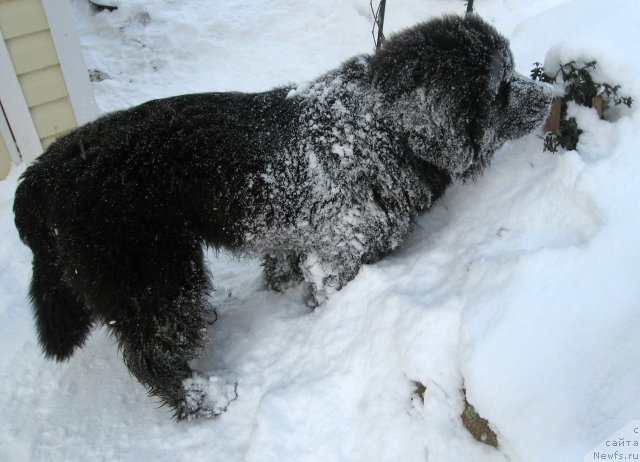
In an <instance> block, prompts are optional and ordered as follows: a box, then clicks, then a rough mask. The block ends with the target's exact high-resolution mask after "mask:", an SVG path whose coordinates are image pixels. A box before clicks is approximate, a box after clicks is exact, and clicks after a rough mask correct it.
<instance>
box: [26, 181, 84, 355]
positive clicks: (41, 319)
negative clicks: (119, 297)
mask: <svg viewBox="0 0 640 462" xmlns="http://www.w3.org/2000/svg"><path fill="white" fill-rule="evenodd" d="M45 185H46V180H44V179H43V178H38V176H37V174H36V170H34V169H29V170H27V171H26V172H25V173H24V174H23V176H22V178H21V181H20V184H19V186H18V188H17V190H16V195H15V200H14V203H13V212H14V215H15V224H16V228H18V233H19V235H20V239H21V240H22V242H24V243H25V244H26V245H27V246H29V248H31V251H32V252H33V275H32V280H31V287H30V291H29V295H30V298H31V304H32V306H33V310H34V317H35V321H36V328H37V331H38V340H39V342H40V345H41V346H42V349H43V351H44V354H45V356H46V357H47V358H53V359H56V360H57V361H63V360H65V359H67V358H69V357H70V356H71V355H72V354H73V351H74V349H75V348H76V347H79V346H82V344H83V343H84V341H85V340H86V338H87V336H88V334H89V332H90V330H91V327H92V324H93V322H92V316H91V313H90V312H89V310H88V309H87V308H86V307H85V305H84V301H83V300H81V299H80V298H79V297H78V296H77V295H76V294H75V293H74V292H73V291H72V289H71V287H69V285H68V284H66V283H65V282H64V270H63V268H62V265H61V262H60V258H59V255H58V249H57V245H56V235H57V230H56V229H55V228H54V227H53V226H52V225H51V224H50V223H49V222H48V220H47V216H46V215H47V214H46V213H45V202H44V201H46V199H47V197H46V195H45V194H44V188H45Z"/></svg>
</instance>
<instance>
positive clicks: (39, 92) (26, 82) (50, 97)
mask: <svg viewBox="0 0 640 462" xmlns="http://www.w3.org/2000/svg"><path fill="white" fill-rule="evenodd" d="M18 80H19V81H20V86H21V87H22V91H23V92H24V96H25V99H26V101H27V105H28V106H29V107H30V108H32V107H34V106H38V105H40V104H44V103H49V102H51V101H55V100H57V99H60V98H64V97H66V96H67V86H66V85H65V83H64V76H63V75H62V69H60V66H59V65H57V64H56V65H55V66H50V67H46V68H44V69H39V70H37V71H33V72H27V73H26V74H22V75H21V76H20V77H18Z"/></svg>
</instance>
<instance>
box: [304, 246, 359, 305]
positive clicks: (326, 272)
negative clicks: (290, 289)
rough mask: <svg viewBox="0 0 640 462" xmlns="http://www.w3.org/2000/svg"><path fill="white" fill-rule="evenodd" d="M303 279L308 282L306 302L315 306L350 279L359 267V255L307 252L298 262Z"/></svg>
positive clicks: (342, 252) (343, 252)
mask: <svg viewBox="0 0 640 462" xmlns="http://www.w3.org/2000/svg"><path fill="white" fill-rule="evenodd" d="M300 268H301V270H302V274H303V277H304V280H305V281H307V282H308V283H309V290H310V294H309V299H308V300H307V304H308V305H309V306H311V307H314V308H315V307H316V306H318V305H320V304H321V303H323V302H324V301H325V300H327V298H328V297H329V296H330V295H331V294H332V293H334V292H337V291H338V290H340V289H341V288H342V287H343V286H344V285H345V284H346V283H347V282H349V281H350V280H352V279H353V278H354V277H355V276H356V275H357V274H358V270H359V269H360V257H359V256H358V255H356V254H354V253H350V252H347V251H344V250H343V251H341V252H339V253H326V254H325V253H309V254H307V255H306V257H305V258H304V260H302V261H301V262H300Z"/></svg>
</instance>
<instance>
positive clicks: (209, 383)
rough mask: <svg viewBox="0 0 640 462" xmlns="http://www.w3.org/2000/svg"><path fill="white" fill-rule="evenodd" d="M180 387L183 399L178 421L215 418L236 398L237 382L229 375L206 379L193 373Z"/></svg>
mask: <svg viewBox="0 0 640 462" xmlns="http://www.w3.org/2000/svg"><path fill="white" fill-rule="evenodd" d="M182 386H183V388H184V391H185V398H184V402H183V404H182V406H181V407H180V409H179V411H178V416H177V417H178V420H183V419H187V420H193V419H197V418H212V417H216V416H218V415H220V414H222V413H223V412H224V411H226V410H227V407H228V406H229V404H230V403H231V402H232V401H235V400H236V399H237V398H238V393H237V389H238V382H237V380H236V379H235V377H233V376H231V375H226V376H212V377H206V376H203V375H201V374H199V373H197V372H194V373H193V375H192V376H191V377H189V378H188V379H185V380H184V381H183V382H182Z"/></svg>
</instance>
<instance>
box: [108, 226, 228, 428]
mask: <svg viewBox="0 0 640 462" xmlns="http://www.w3.org/2000/svg"><path fill="white" fill-rule="evenodd" d="M146 250H151V251H150V252H149V251H146V252H145V250H141V255H139V256H138V257H142V258H135V259H133V260H132V261H137V262H139V263H141V264H143V265H144V268H139V267H138V268H135V269H134V268H128V269H127V271H129V272H128V273H124V275H123V277H124V278H127V275H128V274H131V280H133V281H134V282H131V280H130V281H127V282H125V283H124V284H122V285H121V286H120V287H119V288H118V289H116V290H119V291H120V292H119V294H118V296H119V298H120V301H119V303H120V304H122V305H121V307H120V308H119V309H118V310H117V311H114V312H113V316H112V318H113V319H105V321H107V325H108V326H109V327H110V328H111V329H112V330H113V332H114V334H115V336H116V338H117V340H118V342H119V344H120V348H121V351H122V355H123V359H124V362H125V364H126V365H127V367H128V368H129V370H130V372H131V373H132V374H133V375H134V376H135V377H136V378H137V379H138V381H139V382H140V383H142V384H143V385H144V386H146V387H147V388H148V390H149V393H150V394H151V395H154V396H158V397H160V398H161V399H162V400H163V401H164V403H165V404H167V405H169V406H170V407H171V408H172V409H173V410H174V411H175V417H176V418H177V419H178V420H182V419H191V418H195V417H213V416H215V415H218V414H220V413H221V412H223V411H224V410H225V409H226V407H227V405H228V404H229V402H230V401H232V400H233V399H235V397H236V394H235V383H226V382H223V381H216V380H215V379H213V380H210V379H209V378H208V377H204V376H202V375H201V374H199V373H198V372H196V371H193V370H192V369H191V368H190V366H189V364H188V362H189V361H190V360H192V359H194V358H195V357H196V356H197V354H198V352H199V351H200V349H201V347H202V344H203V341H204V334H205V331H206V327H207V320H206V317H205V312H206V308H207V298H208V292H209V290H210V288H211V286H210V283H209V279H208V277H207V273H206V271H205V268H204V264H203V255H202V253H203V252H202V248H201V247H200V245H199V243H198V242H197V241H196V240H195V239H192V238H187V239H185V237H184V236H173V237H171V238H168V237H167V238H166V239H165V238H164V237H161V238H160V245H159V246H151V247H147V249H146ZM134 270H135V273H137V274H134ZM141 276H142V277H141ZM107 298H108V297H107Z"/></svg>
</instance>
